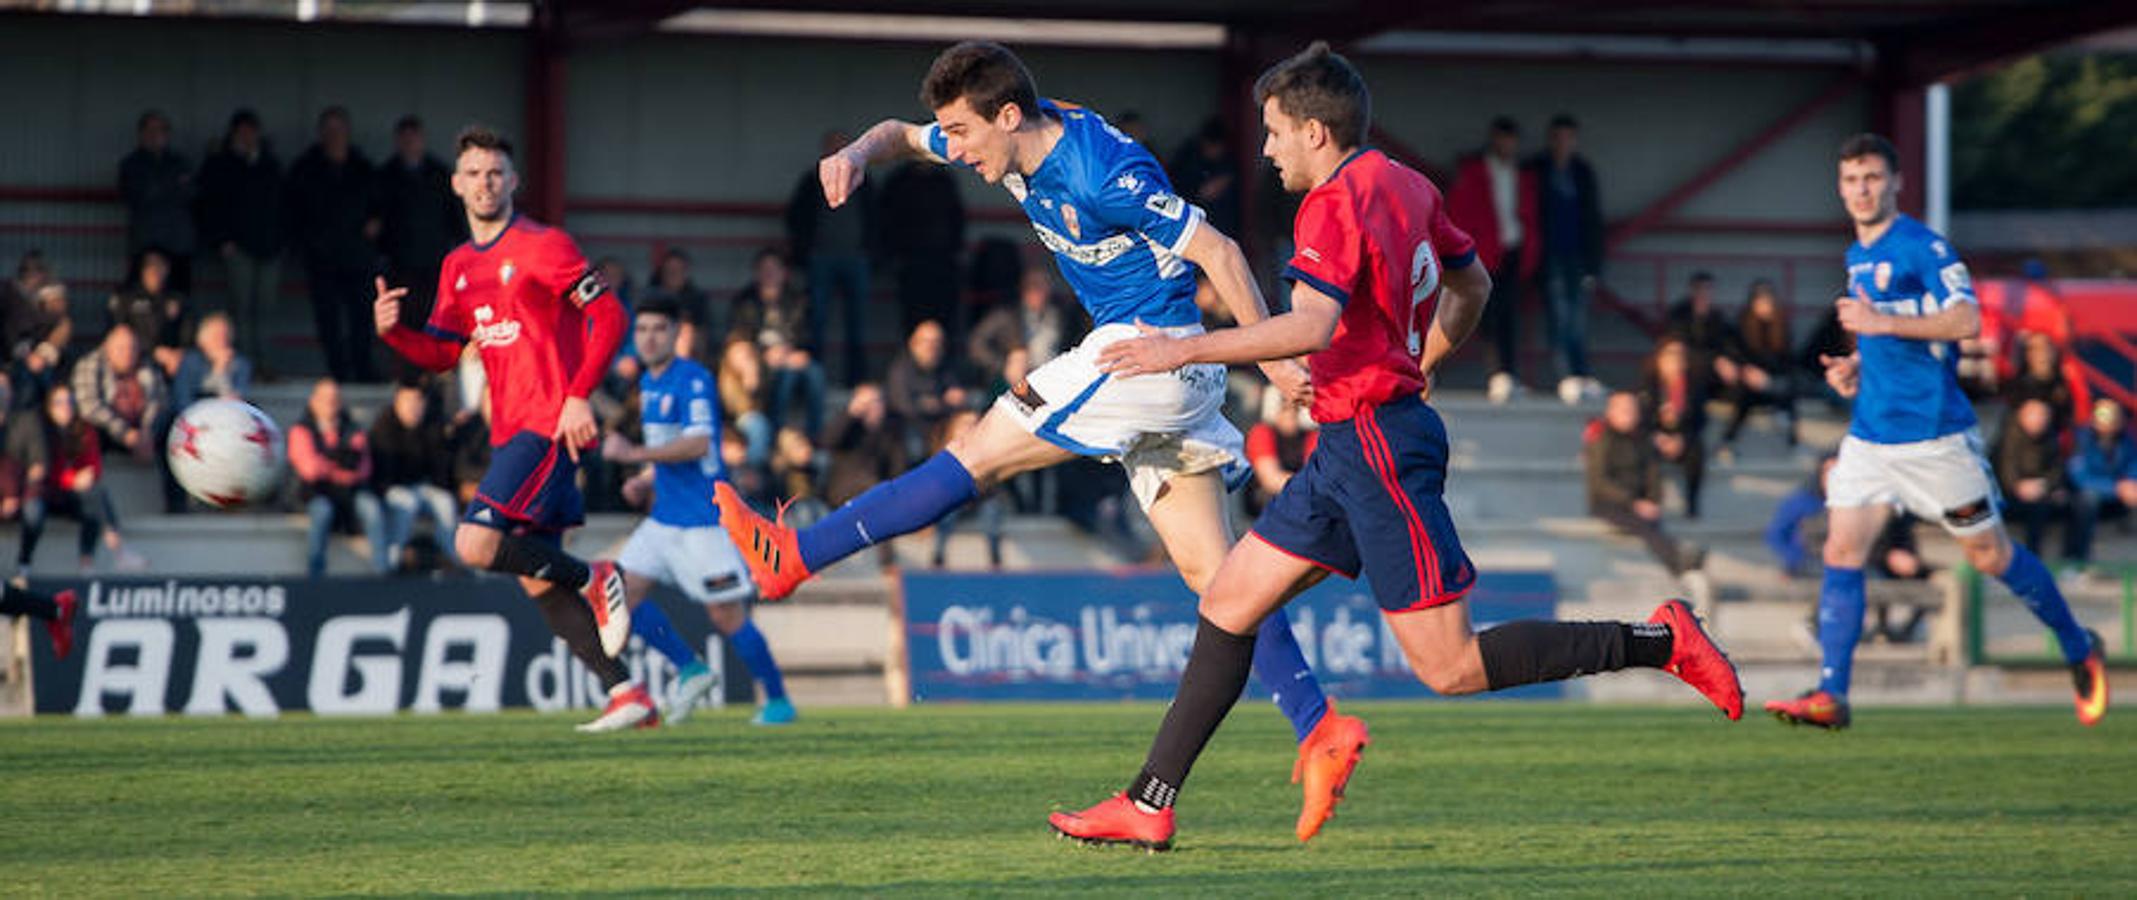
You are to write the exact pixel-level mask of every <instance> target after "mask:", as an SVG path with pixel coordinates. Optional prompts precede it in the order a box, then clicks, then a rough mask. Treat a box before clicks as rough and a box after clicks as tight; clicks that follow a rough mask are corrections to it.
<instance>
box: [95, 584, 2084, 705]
mask: <svg viewBox="0 0 2137 900" xmlns="http://www.w3.org/2000/svg"><path fill="white" fill-rule="evenodd" d="M63 608H64V607H63ZM2085 636H2086V637H2088V638H2091V639H2092V652H2091V653H2089V654H2087V655H2086V656H2085V661H2084V662H2081V663H2078V664H2077V665H2074V666H2071V667H2070V674H2071V677H2072V678H2073V679H2074V680H2075V681H2076V682H2077V686H2078V697H2077V703H2078V724H2080V725H2085V726H2087V727H2090V726H2093V725H2098V724H2100V720H2101V719H2104V718H2107V652H2106V650H2105V649H2103V648H2104V647H2106V643H2105V642H2103V641H2101V640H2100V635H2099V633H2098V632H2095V631H2093V630H2091V629H2086V631H2085Z"/></svg>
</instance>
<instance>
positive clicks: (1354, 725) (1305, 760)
mask: <svg viewBox="0 0 2137 900" xmlns="http://www.w3.org/2000/svg"><path fill="white" fill-rule="evenodd" d="M1371 742H1372V740H1371V736H1370V735H1369V734H1368V733H1367V732H1366V728H1365V720H1363V719H1360V718H1358V717H1357V716H1346V715H1342V714H1340V713H1338V712H1336V701H1334V700H1330V701H1328V712H1327V713H1326V714H1324V715H1322V716H1321V721H1320V722H1318V723H1316V724H1315V725H1314V726H1313V732H1312V733H1310V734H1308V735H1306V740H1304V741H1302V742H1300V743H1299V759H1298V762H1296V763H1294V764H1292V766H1291V783H1292V784H1299V785H1304V787H1303V788H1302V790H1303V791H1304V792H1305V802H1304V804H1303V805H1302V806H1300V807H1299V821H1298V827H1297V829H1296V831H1297V833H1298V836H1299V840H1300V841H1310V840H1312V839H1313V836H1314V835H1316V834H1319V833H1320V831H1321V824H1322V823H1324V822H1327V821H1328V820H1329V819H1330V818H1332V817H1334V816H1335V814H1336V804H1338V803H1341V802H1343V789H1344V787H1345V786H1347V785H1349V784H1350V774H1351V772H1353V771H1355V770H1356V769H1357V768H1358V759H1359V757H1360V756H1362V755H1363V754H1364V752H1365V745H1366V744H1369V743H1371Z"/></svg>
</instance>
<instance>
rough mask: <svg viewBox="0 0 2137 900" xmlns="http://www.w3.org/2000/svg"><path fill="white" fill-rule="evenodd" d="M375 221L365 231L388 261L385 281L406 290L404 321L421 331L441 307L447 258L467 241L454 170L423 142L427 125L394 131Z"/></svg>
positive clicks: (407, 124) (407, 123)
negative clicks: (437, 306) (441, 276)
mask: <svg viewBox="0 0 2137 900" xmlns="http://www.w3.org/2000/svg"><path fill="white" fill-rule="evenodd" d="M373 203H374V206H373V216H374V217H375V222H374V223H373V224H371V225H369V226H367V229H366V230H367V232H368V233H369V234H371V235H372V236H374V237H375V238H376V239H377V241H378V249H379V252H380V253H382V254H383V255H384V256H385V257H386V281H387V283H389V284H399V285H406V286H407V287H408V297H407V298H406V299H404V300H402V301H401V321H402V322H404V323H406V324H410V325H414V326H418V327H420V326H421V325H422V324H423V323H425V322H428V321H430V309H431V305H432V304H434V303H436V302H437V295H438V269H439V267H440V266H442V265H444V263H445V254H447V253H449V252H451V251H452V249H453V248H454V247H457V246H459V245H460V244H461V243H462V242H464V241H466V240H467V214H466V213H465V212H463V211H462V210H461V209H460V198H458V197H455V196H453V188H452V171H451V170H450V169H448V168H446V165H445V163H443V162H440V161H439V160H438V158H437V157H436V156H433V155H431V153H430V151H429V150H428V149H427V147H426V145H425V142H424V135H423V120H422V119H419V118H416V117H415V116H412V115H411V116H402V117H401V120H400V121H399V122H397V123H395V124H394V126H393V156H392V158H390V159H388V160H387V161H386V163H385V165H383V166H380V167H379V170H378V181H377V195H376V197H375V198H374V200H373Z"/></svg>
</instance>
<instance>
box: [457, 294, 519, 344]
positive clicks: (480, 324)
mask: <svg viewBox="0 0 2137 900" xmlns="http://www.w3.org/2000/svg"><path fill="white" fill-rule="evenodd" d="M468 337H469V338H470V339H472V340H473V341H474V342H475V346H477V347H485V348H487V347H508V346H511V345H512V342H514V341H517V340H519V322H518V321H516V320H513V319H505V320H503V321H498V320H497V311H496V310H494V309H491V308H490V305H489V304H487V303H485V304H483V305H481V306H478V307H475V333H474V334H471V335H469V336H468Z"/></svg>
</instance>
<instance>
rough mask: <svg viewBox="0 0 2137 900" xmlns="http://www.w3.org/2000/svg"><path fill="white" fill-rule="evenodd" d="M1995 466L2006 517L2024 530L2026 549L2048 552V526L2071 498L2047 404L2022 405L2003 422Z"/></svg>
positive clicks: (2027, 403)
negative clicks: (2064, 481) (2065, 481)
mask: <svg viewBox="0 0 2137 900" xmlns="http://www.w3.org/2000/svg"><path fill="white" fill-rule="evenodd" d="M1995 461H1996V465H1995V469H1996V485H1997V487H1998V488H2000V489H2001V490H2002V491H2003V497H2004V517H2005V518H2007V519H2010V520H2011V521H2012V522H2013V523H2016V524H2020V525H2023V526H2025V538H2026V549H2028V550H2031V551H2033V552H2034V554H2036V555H2039V554H2042V553H2044V552H2046V547H2045V545H2044V541H2045V539H2046V537H2047V533H2048V523H2049V522H2052V521H2054V520H2055V518H2056V514H2057V513H2059V512H2061V511H2062V508H2063V506H2064V504H2065V503H2066V502H2067V501H2068V499H2069V496H2068V491H2066V490H2064V487H2063V442H2062V440H2061V434H2060V433H2058V432H2057V431H2056V430H2055V411H2054V410H2052V409H2050V408H2049V406H2048V402H2047V401H2045V400H2027V401H2024V402H2023V403H2020V404H2019V405H2018V406H2017V407H2015V408H2013V409H2012V410H2011V412H2010V413H2009V414H2008V415H2006V416H2005V417H2004V421H2003V427H2002V428H2001V429H2000V430H1999V431H1997V433H1996V460H1995Z"/></svg>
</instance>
